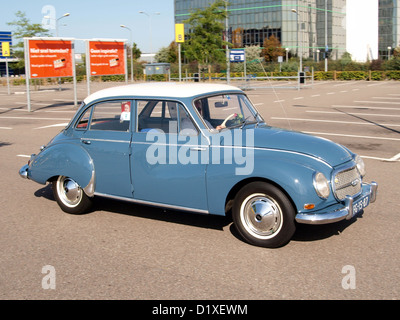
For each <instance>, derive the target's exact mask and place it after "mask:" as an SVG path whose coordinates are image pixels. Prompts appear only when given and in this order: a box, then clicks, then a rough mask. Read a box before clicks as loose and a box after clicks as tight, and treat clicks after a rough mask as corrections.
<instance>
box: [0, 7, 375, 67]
mask: <svg viewBox="0 0 400 320" xmlns="http://www.w3.org/2000/svg"><path fill="white" fill-rule="evenodd" d="M49 7H50V8H54V10H55V17H56V18H59V17H61V16H62V15H63V14H64V13H70V16H68V17H64V18H62V19H60V20H59V24H58V25H59V28H58V34H59V36H60V37H71V38H75V39H93V38H107V39H127V40H128V41H130V34H131V33H130V32H129V30H127V29H124V28H121V27H120V25H121V24H124V25H126V26H127V27H129V28H130V29H131V30H132V41H133V42H135V43H136V44H137V45H138V47H139V49H140V50H141V51H142V53H148V52H150V51H152V52H157V51H158V50H159V49H160V48H162V47H167V46H168V45H169V44H170V43H171V42H172V41H173V40H174V0H147V1H145V0H79V1H78V0H35V1H32V0H0V8H1V9H0V31H12V27H11V26H8V25H7V24H6V23H7V22H11V21H13V20H15V19H16V17H15V13H16V12H17V11H18V10H20V11H23V12H25V13H26V15H27V17H28V19H29V20H30V22H31V23H42V21H43V19H44V17H45V16H46V15H49V11H48V10H47V8H49ZM344 10H346V13H347V18H346V26H347V51H348V52H350V53H351V54H352V58H353V60H357V61H365V60H366V59H367V52H368V48H371V50H370V51H371V52H372V58H373V59H376V58H377V55H378V0H347V7H346V9H344ZM139 11H144V12H146V13H147V14H148V15H150V17H149V16H147V15H145V14H140V13H139ZM156 13H159V14H156ZM45 20H46V21H47V24H49V22H51V21H53V22H54V20H49V19H45ZM150 21H151V32H150ZM53 24H54V23H53ZM50 31H51V32H52V34H53V35H54V36H55V35H56V31H55V29H51V30H50ZM75 48H76V52H77V53H83V52H84V51H85V46H84V42H83V41H76V44H75Z"/></svg>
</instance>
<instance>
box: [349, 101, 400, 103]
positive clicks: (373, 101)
mask: <svg viewBox="0 0 400 320" xmlns="http://www.w3.org/2000/svg"><path fill="white" fill-rule="evenodd" d="M353 102H355V103H382V104H400V102H392V101H353Z"/></svg>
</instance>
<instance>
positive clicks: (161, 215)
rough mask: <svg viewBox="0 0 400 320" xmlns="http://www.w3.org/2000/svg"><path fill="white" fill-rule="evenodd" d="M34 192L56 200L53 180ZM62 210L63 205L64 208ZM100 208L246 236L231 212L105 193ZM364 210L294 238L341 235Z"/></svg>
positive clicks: (306, 228)
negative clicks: (140, 201) (176, 207)
mask: <svg viewBox="0 0 400 320" xmlns="http://www.w3.org/2000/svg"><path fill="white" fill-rule="evenodd" d="M34 195H35V196H36V197H43V198H45V199H47V200H51V201H55V199H54V196H53V191H52V189H51V184H47V185H46V186H45V187H43V188H41V189H38V190H37V191H36V192H35V193H34ZM60 210H61V209H60ZM96 211H104V212H106V213H107V212H112V213H117V214H123V215H128V216H132V217H139V218H144V219H152V220H159V221H165V222H170V223H177V224H183V225H189V226H194V227H199V228H206V229H213V230H220V231H223V229H224V227H226V226H229V225H230V226H229V230H230V232H231V233H232V235H233V236H234V237H236V238H237V239H240V240H242V238H241V236H240V234H239V233H238V232H237V230H236V228H235V226H234V225H233V223H232V217H231V215H230V214H228V215H227V216H218V215H209V214H199V213H192V212H185V211H177V210H171V209H163V208H158V207H152V206H146V205H141V204H136V203H131V202H128V201H122V200H114V199H109V198H103V197H95V201H94V203H93V207H92V209H91V211H89V212H88V213H86V214H90V213H92V212H96ZM362 214H363V212H361V214H359V215H358V216H357V217H354V218H352V219H350V220H342V221H339V222H336V223H330V224H322V225H307V224H298V223H297V224H296V232H295V234H294V235H293V237H292V239H291V241H299V242H311V241H318V240H323V239H327V238H330V237H333V236H337V235H340V234H341V233H342V232H343V231H344V230H345V229H346V228H348V227H349V226H351V225H352V224H353V223H354V222H356V221H357V220H358V219H362Z"/></svg>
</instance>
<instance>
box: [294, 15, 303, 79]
mask: <svg viewBox="0 0 400 320" xmlns="http://www.w3.org/2000/svg"><path fill="white" fill-rule="evenodd" d="M292 12H293V13H295V14H296V18H297V52H298V55H299V56H300V72H301V71H302V70H303V53H302V52H300V43H299V20H300V14H299V13H298V12H297V10H296V9H292Z"/></svg>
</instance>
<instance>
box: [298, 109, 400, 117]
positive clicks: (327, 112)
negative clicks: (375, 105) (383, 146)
mask: <svg viewBox="0 0 400 320" xmlns="http://www.w3.org/2000/svg"><path fill="white" fill-rule="evenodd" d="M306 112H312V113H326V114H349V115H358V116H375V117H400V115H397V114H377V113H376V114H375V113H359V112H346V113H343V112H339V111H313V110H306Z"/></svg>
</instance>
